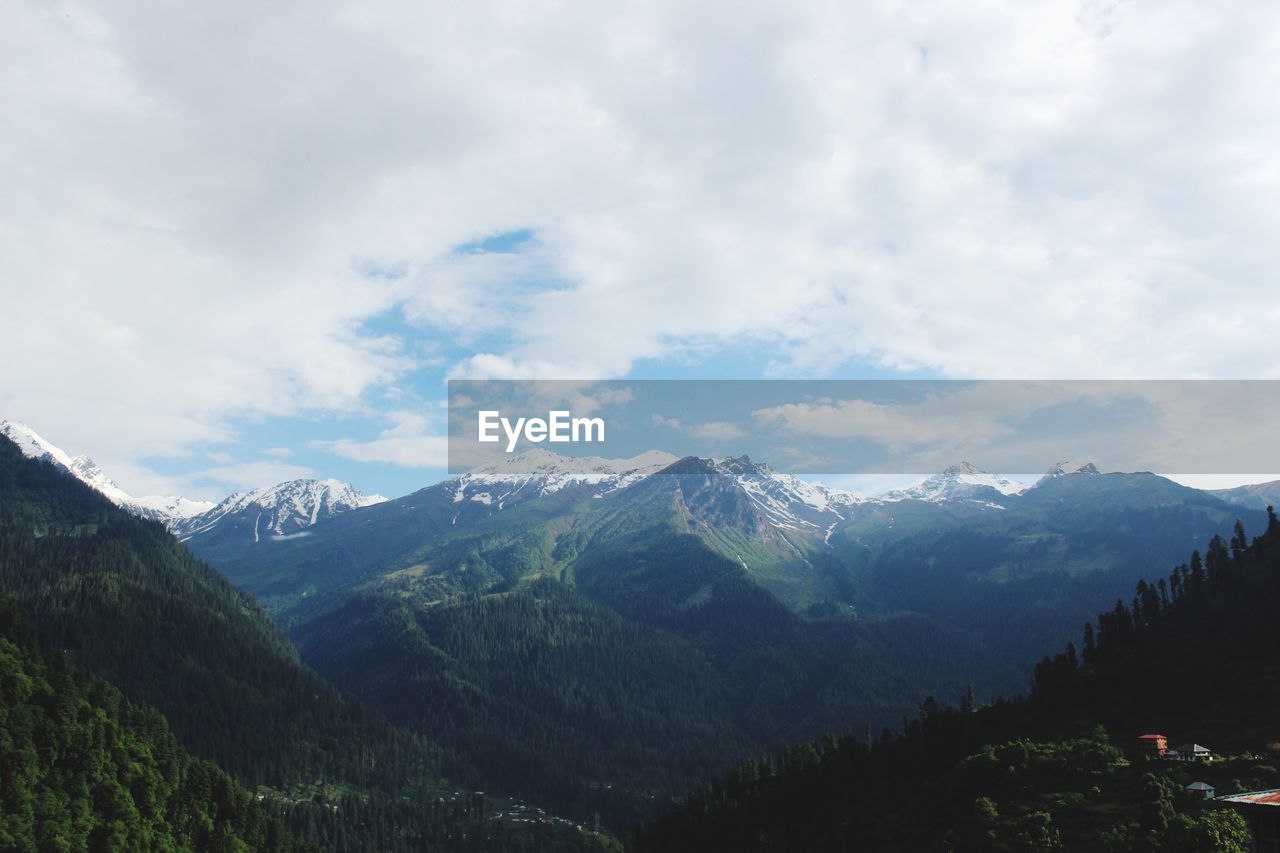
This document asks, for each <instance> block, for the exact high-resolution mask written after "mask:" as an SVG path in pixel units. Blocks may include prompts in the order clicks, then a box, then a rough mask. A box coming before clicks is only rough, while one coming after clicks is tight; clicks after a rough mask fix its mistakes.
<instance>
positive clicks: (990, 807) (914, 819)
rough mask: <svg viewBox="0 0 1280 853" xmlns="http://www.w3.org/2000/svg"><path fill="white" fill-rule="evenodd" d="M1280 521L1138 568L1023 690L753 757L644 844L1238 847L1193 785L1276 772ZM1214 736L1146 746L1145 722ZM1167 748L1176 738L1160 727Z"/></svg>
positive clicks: (1277, 775) (1274, 780)
mask: <svg viewBox="0 0 1280 853" xmlns="http://www.w3.org/2000/svg"><path fill="white" fill-rule="evenodd" d="M1277 604H1280V523H1278V522H1277V519H1276V516H1275V514H1274V513H1273V512H1270V511H1269V512H1268V524H1267V529H1266V530H1265V532H1264V533H1263V534H1262V535H1261V536H1259V537H1257V538H1256V539H1254V540H1253V541H1252V542H1249V541H1247V537H1246V534H1245V532H1244V530H1243V528H1242V527H1237V529H1236V532H1235V534H1234V536H1233V537H1232V538H1231V539H1230V541H1224V540H1222V539H1220V538H1215V539H1214V540H1213V541H1211V542H1210V543H1209V545H1208V547H1207V549H1206V551H1205V552H1204V554H1201V553H1199V552H1197V553H1193V554H1192V555H1191V557H1190V559H1189V560H1188V561H1187V563H1186V564H1185V565H1180V566H1178V567H1176V568H1175V569H1174V571H1173V572H1172V573H1171V574H1170V576H1169V577H1168V578H1161V579H1157V580H1156V581H1155V582H1154V583H1153V582H1150V581H1145V580H1144V581H1140V582H1139V583H1138V584H1137V586H1136V589H1135V595H1134V597H1133V599H1132V600H1131V601H1129V602H1124V601H1119V602H1117V603H1116V606H1115V607H1114V608H1113V609H1111V610H1109V611H1108V612H1106V613H1103V614H1101V616H1100V617H1099V618H1098V620H1097V624H1096V625H1095V624H1093V623H1090V624H1088V625H1086V626H1085V629H1084V631H1083V634H1082V637H1081V641H1080V645H1079V646H1077V645H1076V644H1075V643H1074V642H1073V643H1071V644H1069V645H1068V646H1067V648H1066V649H1065V650H1064V651H1063V652H1062V653H1060V654H1058V655H1056V656H1053V657H1049V658H1046V659H1045V660H1044V661H1042V662H1041V663H1040V665H1039V666H1037V667H1036V670H1035V675H1034V680H1033V684H1032V685H1031V689H1030V691H1029V693H1028V695H1026V696H1024V697H1019V698H1014V699H1012V700H999V701H996V702H994V703H991V704H990V705H987V706H985V707H979V706H978V703H976V702H975V701H974V699H973V697H972V696H966V697H960V698H958V700H957V701H956V703H955V704H954V705H952V706H944V705H943V704H941V703H939V702H938V701H937V700H935V699H934V698H932V697H930V698H927V699H925V701H924V702H923V703H922V705H921V708H920V712H919V714H918V715H916V716H914V717H913V718H911V719H904V721H903V724H902V726H901V728H900V729H898V730H897V731H891V730H889V729H885V730H884V731H882V732H880V733H872V732H859V733H844V734H833V735H829V736H828V737H827V738H825V739H823V740H821V741H818V742H815V743H800V744H797V745H795V746H792V747H789V748H787V749H786V750H783V751H782V752H781V753H780V754H776V755H775V754H764V755H762V756H760V757H759V758H757V759H754V760H751V761H748V762H746V763H745V764H743V765H742V766H741V767H739V768H738V769H737V770H735V771H734V772H733V773H730V774H728V775H727V776H725V777H723V778H720V779H718V780H716V781H714V782H712V783H711V784H709V785H707V786H705V787H703V788H701V789H699V790H698V791H696V792H694V793H693V794H691V795H690V796H689V797H688V798H687V799H685V800H684V801H683V803H682V804H681V805H679V806H678V807H676V808H675V809H673V810H672V811H670V812H669V813H667V814H666V815H664V816H663V817H661V818H659V819H657V820H656V821H653V822H651V823H650V824H649V825H648V826H646V827H644V828H643V830H641V831H640V832H639V834H638V836H637V838H636V843H635V847H636V849H638V850H654V851H659V850H660V851H679V850H708V849H726V850H728V849H732V850H744V851H749V850H760V851H763V850H815V851H816V850H845V849H860V850H885V851H891V850H903V849H912V850H939V851H943V850H1008V851H1015V850H1016V851H1032V850H1037V851H1039V850H1084V851H1116V853H1119V851H1205V853H1208V851H1228V853H1231V852H1232V851H1241V853H1242V852H1243V851H1245V850H1247V849H1248V834H1247V832H1246V830H1245V825H1244V822H1243V820H1241V819H1240V817H1239V816H1238V815H1236V814H1235V813H1234V812H1231V811H1229V810H1226V809H1223V808H1220V807H1217V806H1216V805H1215V804H1213V803H1210V802H1207V801H1205V800H1204V799H1203V798H1202V797H1197V796H1195V795H1194V794H1193V793H1188V792H1187V791H1186V786H1187V785H1188V784H1190V783H1192V782H1196V781H1198V782H1204V783H1207V784H1209V785H1211V786H1212V787H1213V788H1214V789H1215V790H1216V791H1217V793H1219V794H1222V793H1229V792H1237V791H1243V790H1256V789H1261V788H1271V787H1276V786H1277V785H1280V771H1278V770H1277V766H1278V765H1280V754H1278V753H1277V750H1278V749H1280V746H1278V745H1277V742H1278V741H1280V722H1277V720H1276V718H1275V714H1274V708H1275V707H1276V704H1277V702H1278V701H1280V621H1278V620H1276V619H1275V615H1274V614H1275V611H1276V607H1277ZM1152 731H1154V732H1166V731H1167V732H1168V733H1169V735H1170V737H1172V738H1173V743H1181V742H1183V741H1188V742H1191V741H1194V742H1198V743H1202V744H1208V745H1209V746H1211V747H1212V748H1213V750H1214V752H1215V756H1216V757H1215V760H1213V761H1210V762H1207V763H1187V762H1174V761H1159V760H1158V761H1147V760H1146V757H1145V755H1144V754H1143V752H1142V750H1141V748H1140V747H1139V742H1138V738H1139V736H1140V735H1141V734H1142V733H1144V732H1152ZM1171 745H1172V744H1171Z"/></svg>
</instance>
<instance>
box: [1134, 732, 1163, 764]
mask: <svg viewBox="0 0 1280 853" xmlns="http://www.w3.org/2000/svg"><path fill="white" fill-rule="evenodd" d="M1138 745H1139V747H1140V748H1141V749H1142V755H1143V757H1145V758H1146V759H1147V760H1148V761H1151V760H1152V759H1156V758H1164V756H1165V753H1167V752H1168V751H1169V739H1168V738H1167V737H1165V736H1164V735H1157V734H1150V735H1140V736H1139V737H1138Z"/></svg>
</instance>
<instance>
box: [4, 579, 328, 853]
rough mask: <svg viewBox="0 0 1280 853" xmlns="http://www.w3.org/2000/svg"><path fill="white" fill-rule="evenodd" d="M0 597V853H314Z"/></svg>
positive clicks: (162, 724) (158, 720)
mask: <svg viewBox="0 0 1280 853" xmlns="http://www.w3.org/2000/svg"><path fill="white" fill-rule="evenodd" d="M311 849H313V848H312V847H311V846H310V845H307V844H303V843H301V842H299V841H298V840H297V839H296V838H295V837H294V836H293V835H291V834H290V833H289V832H288V831H287V830H286V829H285V828H284V826H283V824H282V823H281V822H280V821H279V820H277V819H276V818H273V817H270V816H268V815H267V814H266V813H265V812H264V811H263V809H262V808H261V807H260V806H259V803H258V800H257V798H256V797H254V795H253V794H251V793H249V792H248V791H246V790H245V789H244V788H242V787H241V786H240V785H238V784H237V783H236V782H235V781H234V780H233V779H232V778H231V777H230V776H228V775H227V774H226V773H225V772H223V771H222V770H220V769H218V768H217V767H216V766H214V765H213V764H211V763H210V762H208V761H201V760H199V759H196V758H192V757H191V755H190V753H188V752H187V751H186V750H185V749H183V748H182V747H180V746H179V745H178V742H177V741H176V740H175V738H174V737H173V735H172V734H171V733H170V732H169V728H168V726H167V724H166V723H165V720H164V718H163V717H161V716H160V714H158V713H156V712H155V711H154V710H152V709H150V708H146V707H143V706H138V705H135V704H133V703H131V702H129V700H127V699H125V698H124V696H123V695H121V693H120V691H118V690H116V689H115V688H113V687H111V686H110V685H108V684H107V683H106V682H104V681H103V680H102V679H100V678H97V677H95V676H93V675H91V674H89V673H88V672H87V671H85V670H84V669H82V668H81V667H79V666H76V665H75V664H73V663H70V662H69V661H68V659H67V658H66V656H65V655H63V654H61V653H59V652H51V653H43V652H41V651H40V650H39V649H38V648H37V646H36V644H35V632H34V631H33V630H32V629H31V626H30V625H29V624H28V623H27V621H26V619H25V618H24V617H23V616H22V615H21V614H20V613H19V612H18V609H17V607H16V606H15V605H14V603H13V602H12V601H11V600H9V599H8V598H7V597H5V596H4V595H3V594H0V850H191V851H228V853H230V851H245V853H248V851H273V853H288V851H295V850H298V851H300V850H311Z"/></svg>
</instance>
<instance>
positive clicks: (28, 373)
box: [0, 0, 1280, 497]
mask: <svg viewBox="0 0 1280 853" xmlns="http://www.w3.org/2000/svg"><path fill="white" fill-rule="evenodd" d="M0 9H3V12H2V13H0V15H2V18H0V21H2V25H0V56H3V57H4V59H3V61H2V62H0V106H2V107H3V110H4V115H5V117H6V120H5V128H4V131H3V133H0V296H2V297H3V302H2V304H0V365H3V366H2V367H0V417H7V418H10V419H14V420H20V421H25V422H27V423H29V424H30V425H32V426H33V427H35V428H36V429H37V430H38V431H40V432H41V433H43V434H44V435H45V436H46V437H48V438H50V439H51V440H53V441H55V442H56V443H58V444H59V445H61V446H63V447H64V448H65V449H67V450H68V451H70V452H72V453H88V454H89V455H91V456H93V457H94V458H95V459H97V461H98V462H99V463H100V464H101V465H102V466H103V467H104V468H105V469H106V470H108V471H109V472H111V473H112V474H113V475H114V476H115V477H116V479H117V480H118V481H119V482H120V484H121V485H122V486H123V487H124V488H125V489H127V490H128V491H131V492H133V493H135V494H147V493H177V492H181V493H187V494H191V495H194V496H200V497H220V496H221V495H223V494H225V493H226V492H227V491H228V490H230V489H232V488H236V487H241V486H246V485H260V484H264V483H268V482H273V481H275V480H279V479H283V478H286V477H290V476H299V475H309V474H319V475H333V476H340V477H343V478H345V479H349V480H351V481H353V482H355V483H356V485H358V486H360V487H362V488H364V489H366V490H369V491H373V490H380V491H383V492H386V493H388V494H401V493H404V492H407V491H409V490H410V489H412V488H414V487H415V486H420V485H424V484H426V483H428V482H431V481H433V480H434V479H437V478H438V477H439V476H440V472H441V466H442V464H443V445H442V442H441V440H440V438H439V436H440V435H442V434H443V423H444V418H443V413H442V411H441V406H442V404H443V401H444V397H445V388H444V382H445V379H446V378H447V377H449V376H460V377H464V376H465V377H549V378H607V377H632V378H645V377H654V378H665V377H675V378H682V377H689V378H694V377H696V378H717V377H739V378H740V377H774V376H779V377H876V376H894V377H911V376H922V377H980V378H1160V377H1166V378H1168V377H1177V378H1201V377H1216V378H1227V377H1230V378H1276V377H1280V359H1277V355H1278V353H1277V345H1276V343H1275V340H1276V329H1277V328H1280V299H1278V298H1277V296H1276V293H1277V288H1276V286H1275V281H1274V279H1275V276H1276V272H1275V271H1276V270H1277V269H1280V234H1277V233H1276V232H1277V231H1278V230H1280V195H1278V193H1277V190H1278V189H1280V186H1278V185H1280V160H1278V159H1277V158H1278V155H1277V152H1280V127H1278V126H1277V123H1278V122H1280V109H1277V106H1278V105H1277V94H1276V93H1277V92H1278V91H1280V6H1277V5H1275V4H1270V3H1258V2H1242V3H1232V2H1216V3H1205V2H1203V0H1196V2H1174V1H1173V0H1158V2H1108V0H1086V1H1085V2H1043V3H1040V2H1035V3H1028V2H1008V3H997V2H970V3H942V2H939V3H930V2H922V0H913V2H902V3H890V2H854V3H850V2H833V3H791V2H788V3H781V2H776V3H767V4H766V3H744V2H737V3H714V2H705V3H696V4H689V3H680V4H675V3H672V4H664V3H660V2H652V0H651V1H650V2H644V3H638V4H626V3H582V4H574V3H559V4H553V3H524V2H513V3H479V2H476V3H447V4H446V3H422V2H413V3H405V4H395V3H368V4H363V5H362V6H360V7H359V8H356V7H354V6H353V7H350V8H348V9H343V8H341V7H339V6H338V5H336V4H333V5H331V4H317V3H289V2H273V3H260V2H255V3H247V2H246V3H241V2H235V0H225V2H218V3H205V4H172V3H147V2H138V0H131V2H127V3H126V2H121V3H113V2H107V0H100V2H95V3H93V4H87V5H76V4H58V3H48V2H34V0H33V2H11V0H0Z"/></svg>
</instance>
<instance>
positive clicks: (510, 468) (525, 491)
mask: <svg viewBox="0 0 1280 853" xmlns="http://www.w3.org/2000/svg"><path fill="white" fill-rule="evenodd" d="M675 461H677V457H675V456H673V455H672V454H670V453H664V452H662V451H660V450H650V451H648V452H646V453H641V454H640V455H639V456H635V457H633V458H631V459H603V458H601V457H599V456H561V455H559V454H557V453H552V452H551V451H548V450H530V451H528V452H526V453H520V454H516V455H515V456H511V457H509V458H506V459H502V460H500V461H497V462H490V463H488V464H485V465H481V466H479V467H477V468H473V469H472V470H471V471H468V472H467V473H466V474H463V475H461V476H459V477H457V478H455V479H454V480H453V483H452V488H453V500H454V501H455V502H459V503H460V502H462V501H464V500H466V501H475V502H477V503H483V504H488V505H491V506H494V507H496V508H498V509H501V508H502V507H503V506H505V505H506V504H507V503H508V502H510V501H512V500H526V499H528V498H533V497H540V496H542V495H549V494H554V493H555V492H558V491H560V490H561V489H564V488H566V487H568V486H576V485H590V486H595V487H597V490H596V493H595V497H600V496H602V495H605V494H607V493H609V492H613V491H617V490H618V489H624V488H626V487H627V486H629V485H631V484H632V483H635V482H638V481H639V480H642V479H644V478H645V477H647V476H649V475H650V474H654V473H657V472H658V471H661V470H662V469H663V468H666V467H667V466H668V465H670V464H671V463H673V462H675Z"/></svg>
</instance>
